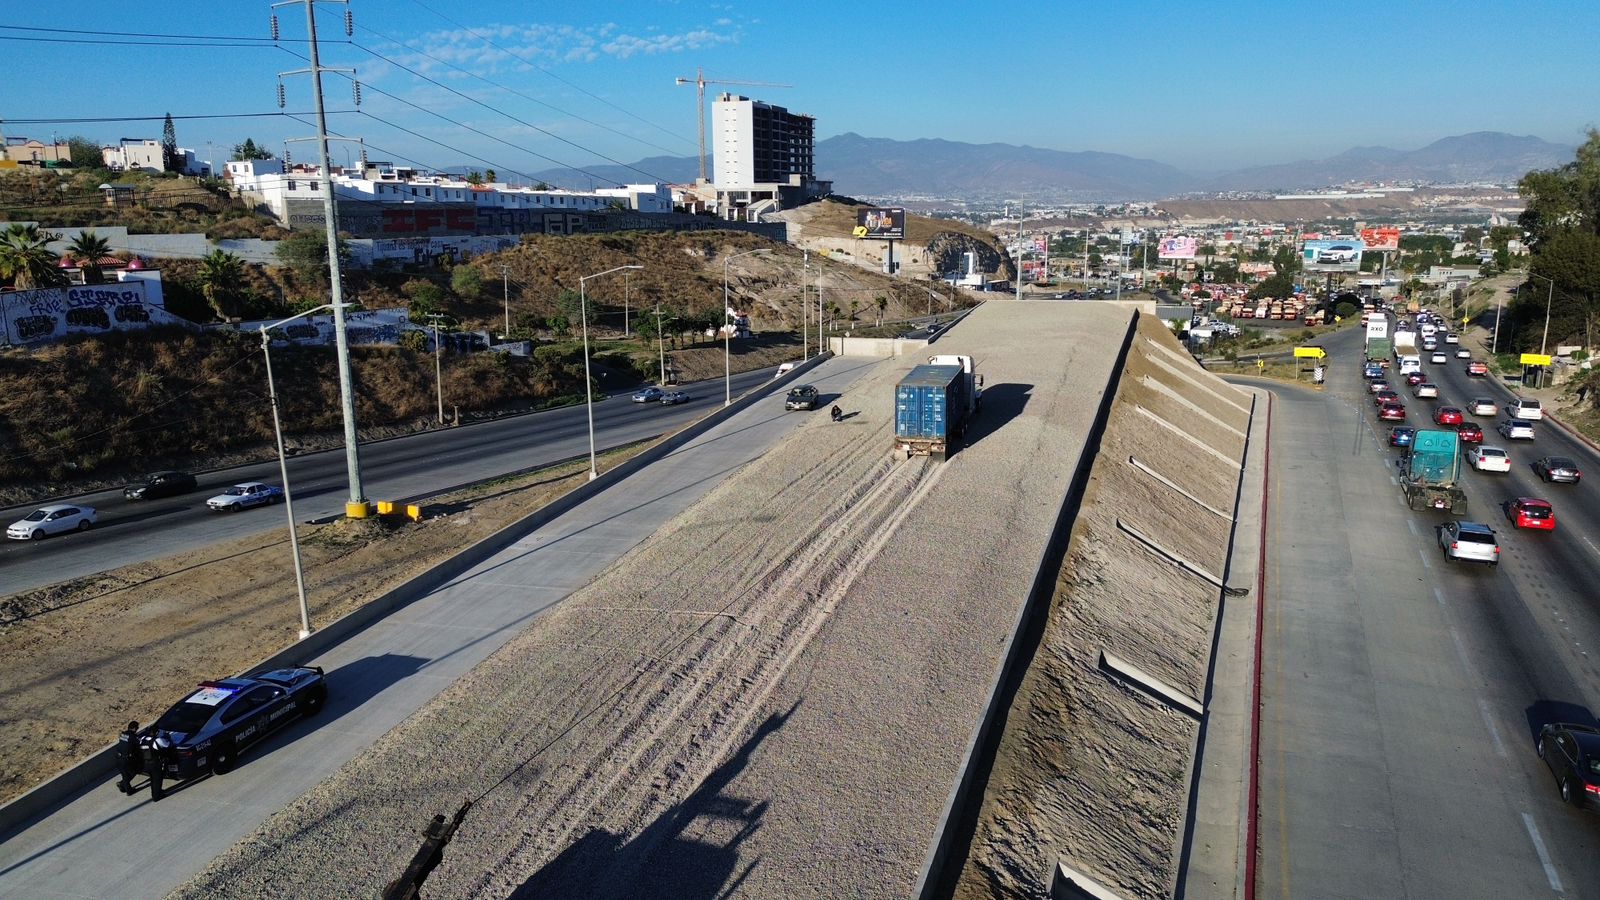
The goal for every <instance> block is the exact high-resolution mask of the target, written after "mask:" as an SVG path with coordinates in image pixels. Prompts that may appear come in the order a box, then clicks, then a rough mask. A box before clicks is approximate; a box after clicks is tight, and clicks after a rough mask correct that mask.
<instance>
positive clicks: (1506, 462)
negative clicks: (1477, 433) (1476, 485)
mask: <svg viewBox="0 0 1600 900" xmlns="http://www.w3.org/2000/svg"><path fill="white" fill-rule="evenodd" d="M1467 462H1469V463H1471V464H1472V467H1473V468H1474V469H1477V470H1478V471H1479V472H1509V471H1511V454H1509V453H1507V452H1506V451H1505V450H1503V449H1501V448H1499V447H1485V446H1484V445H1482V444H1479V445H1477V446H1476V447H1473V448H1472V449H1470V450H1468V451H1467Z"/></svg>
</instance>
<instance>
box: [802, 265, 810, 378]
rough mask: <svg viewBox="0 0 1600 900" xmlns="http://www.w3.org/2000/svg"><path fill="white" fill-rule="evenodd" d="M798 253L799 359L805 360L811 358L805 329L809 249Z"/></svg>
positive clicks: (807, 312)
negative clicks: (799, 255) (799, 262)
mask: <svg viewBox="0 0 1600 900" xmlns="http://www.w3.org/2000/svg"><path fill="white" fill-rule="evenodd" d="M800 253H801V257H800V258H801V267H800V361H801V362H805V361H806V360H808V359H810V358H811V333H810V332H809V331H807V330H806V325H808V324H809V321H810V319H811V251H810V250H802V251H800Z"/></svg>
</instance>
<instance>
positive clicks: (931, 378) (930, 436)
mask: <svg viewBox="0 0 1600 900" xmlns="http://www.w3.org/2000/svg"><path fill="white" fill-rule="evenodd" d="M965 388H966V380H965V379H964V378H963V377H962V372H961V367H960V366H917V367H916V368H914V369H912V370H911V371H910V372H909V373H908V374H907V375H906V377H905V378H903V379H901V381H900V383H899V384H898V385H896V386H895V393H894V436H895V438H896V439H900V440H909V441H912V442H918V443H924V442H925V443H928V444H938V445H939V446H937V447H931V446H930V447H928V449H929V450H932V451H934V452H940V453H943V452H945V446H944V445H945V444H947V443H948V442H949V441H950V440H951V439H952V438H953V437H955V436H957V435H959V434H960V433H961V431H962V426H963V425H964V424H965V417H966V409H967V401H966V396H965Z"/></svg>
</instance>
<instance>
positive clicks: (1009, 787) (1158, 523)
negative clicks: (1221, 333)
mask: <svg viewBox="0 0 1600 900" xmlns="http://www.w3.org/2000/svg"><path fill="white" fill-rule="evenodd" d="M1139 329H1140V330H1139V338H1138V339H1137V340H1135V342H1134V347H1133V349H1132V350H1131V351H1130V353H1129V359H1128V365H1127V368H1126V369H1125V370H1124V374H1123V377H1122V380H1121V384H1120V386H1119V388H1118V392H1117V397H1116V400H1115V401H1114V404H1113V407H1112V411H1111V416H1110V418H1109V420H1108V421H1107V424H1106V433H1105V436H1104V437H1103V439H1102V442H1101V448H1100V454H1099V456H1098V457H1097V459H1096V461H1095V467H1094V471H1093V472H1092V473H1091V476H1090V483H1089V488H1088V490H1087V492H1086V493H1085V496H1084V500H1083V505H1082V508H1081V509H1080V510H1079V515H1078V519H1077V522H1076V523H1075V525H1074V528H1073V534H1072V542H1071V544H1070V545H1069V546H1068V549H1067V558H1066V560H1065V562H1064V563H1063V565H1062V569H1061V573H1060V575H1059V577H1058V578H1057V580H1056V596H1055V598H1054V600H1053V601H1052V608H1051V612H1050V619H1049V623H1048V624H1047V626H1046V629H1045V635H1044V640H1043V644H1042V646H1041V647H1040V648H1039V652H1038V654H1037V655H1036V656H1035V657H1034V662H1033V665H1032V666H1031V667H1030V669H1029V671H1028V674H1027V675H1026V676H1025V677H1024V680H1023V684H1022V687H1021V689H1020V690H1019V691H1018V694H1017V697H1016V699H1015V701H1014V702H1013V704H1012V708H1011V712H1010V716H1009V718H1008V720H1007V728H1006V732H1005V735H1004V736H1003V737H1002V739H1001V746H1000V748H999V750H998V752H997V754H996V758H995V765H994V769H993V772H992V773H991V776H990V781H989V785H988V790H987V791H986V794H985V797H984V803H983V808H982V811H981V812H980V814H979V822H978V828H977V833H976V836H975V839H974V841H973V844H972V850H971V854H970V856H969V857H968V860H967V864H966V867H965V869H964V870H963V872H962V876H961V881H960V883H959V886H958V889H957V891H956V896H957V897H958V898H963V900H965V898H980V897H995V896H1000V897H1043V896H1046V895H1047V893H1048V891H1049V887H1050V877H1051V873H1052V871H1053V869H1054V867H1055V864H1056V861H1057V860H1058V859H1059V860H1064V861H1066V862H1068V863H1069V864H1070V865H1072V866H1073V867H1074V868H1076V869H1078V870H1079V871H1082V872H1085V873H1086V874H1088V875H1090V876H1091V877H1093V878H1095V879H1096V880H1098V881H1100V883H1101V884H1104V885H1107V886H1109V887H1111V888H1112V889H1113V890H1114V891H1116V892H1117V893H1118V895H1119V896H1122V897H1129V898H1133V897H1148V898H1157V897H1167V896H1170V893H1171V880H1172V878H1173V875H1174V864H1175V862H1176V859H1177V847H1178V842H1179V841H1180V839H1181V837H1182V835H1181V834H1180V829H1181V826H1182V817H1183V813H1184V807H1185V804H1186V802H1187V799H1188V794H1189V782H1188V775H1189V772H1188V764H1189V754H1190V747H1191V744H1192V742H1193V740H1194V737H1195V734H1196V730H1197V723H1196V721H1195V720H1194V719H1192V718H1190V717H1189V716H1188V715H1187V714H1185V713H1182V712H1179V711H1176V710H1173V709H1170V708H1168V707H1166V706H1164V705H1162V704H1159V703H1157V702H1156V701H1154V700H1152V699H1151V698H1150V697H1149V696H1147V695H1146V694H1144V693H1142V692H1140V691H1137V690H1133V689H1130V688H1128V687H1127V686H1126V685H1124V684H1123V683H1122V682H1120V681H1118V680H1116V679H1114V678H1111V677H1109V676H1108V675H1106V673H1105V672H1103V671H1102V670H1101V669H1100V668H1099V655H1100V652H1101V651H1102V650H1104V651H1106V652H1109V653H1111V654H1112V655H1114V656H1117V657H1119V658H1121V659H1123V660H1126V661H1128V662H1130V663H1132V664H1133V665H1135V666H1138V667H1139V668H1140V669H1142V670H1144V671H1145V672H1147V673H1149V674H1150V675H1152V676H1154V677H1156V678H1159V679H1161V680H1163V681H1165V682H1166V683H1167V684H1169V685H1172V686H1174V687H1176V688H1178V689H1180V690H1182V691H1183V692H1184V693H1186V694H1188V695H1189V696H1191V697H1195V698H1200V697H1203V696H1204V693H1203V692H1204V688H1205V678H1206V670H1207V665H1208V662H1209V654H1210V649H1211V640H1212V631H1213V624H1214V619H1215V615H1216V612H1217V595H1218V590H1217V588H1216V587H1215V586H1213V585H1212V584H1210V583H1208V582H1206V581H1204V580H1202V579H1201V578H1199V577H1197V576H1195V575H1193V574H1190V573H1188V572H1185V571H1183V570H1180V569H1178V568H1177V567H1175V566H1173V565H1170V564H1168V563H1166V562H1164V561H1162V560H1161V559H1160V558H1158V557H1157V556H1155V555H1154V554H1152V553H1151V552H1150V551H1149V550H1147V549H1146V548H1145V545H1143V544H1141V543H1139V542H1138V541H1136V540H1135V539H1133V538H1132V537H1130V536H1129V535H1128V534H1127V533H1126V531H1124V530H1123V529H1121V528H1119V527H1118V523H1119V522H1120V523H1122V525H1124V526H1128V527H1131V528H1132V529H1134V530H1135V531H1137V532H1139V533H1140V534H1143V535H1145V536H1146V537H1148V538H1150V539H1151V540H1154V541H1156V542H1157V543H1159V544H1161V545H1162V546H1163V547H1164V548H1166V549H1167V550H1169V551H1170V552H1171V553H1173V554H1175V555H1177V556H1180V557H1182V558H1184V559H1187V560H1189V561H1190V562H1192V563H1194V564H1196V565H1198V566H1199V567H1201V568H1203V569H1205V570H1207V571H1210V572H1212V573H1214V574H1217V575H1221V574H1222V572H1223V571H1224V564H1225V561H1226V560H1225V558H1226V555H1227V549H1228V536H1229V530H1230V529H1231V527H1232V523H1231V522H1230V521H1229V520H1228V519H1225V518H1223V517H1222V516H1219V515H1216V514H1215V513H1212V512H1209V511H1207V510H1206V509H1205V507H1203V506H1201V505H1200V504H1198V503H1196V502H1195V501H1194V500H1191V499H1188V498H1186V497H1184V496H1182V495H1181V494H1179V493H1178V492H1176V491H1174V490H1173V489H1172V488H1171V487H1169V486H1167V485H1164V484H1162V483H1161V482H1160V481H1158V480H1157V479H1155V478H1152V477H1151V476H1150V475H1148V474H1146V473H1145V472H1143V471H1140V470H1139V469H1138V468H1136V467H1135V466H1134V465H1132V464H1131V463H1130V462H1129V457H1133V458H1136V459H1138V460H1139V461H1140V462H1142V463H1144V464H1145V465H1147V466H1149V467H1150V468H1152V469H1154V470H1155V471H1157V472H1158V473H1160V474H1161V475H1163V476H1165V477H1166V478H1168V479H1170V480H1171V481H1173V482H1175V483H1177V484H1178V485H1181V486H1182V487H1183V488H1184V489H1186V490H1188V491H1189V492H1191V493H1193V494H1195V495H1196V496H1197V497H1198V498H1199V500H1200V501H1202V502H1203V503H1204V504H1205V505H1207V506H1210V507H1212V508H1213V509H1217V510H1221V511H1223V512H1227V513H1230V514H1231V513H1232V511H1233V504H1234V497H1235V491H1236V490H1237V488H1238V483H1239V467H1238V463H1237V462H1229V460H1242V459H1243V455H1244V440H1243V437H1242V435H1239V434H1236V433H1232V432H1230V431H1228V429H1227V427H1225V425H1231V426H1232V427H1233V428H1235V429H1238V430H1240V431H1243V430H1246V429H1247V428H1248V423H1249V415H1248V413H1247V412H1246V411H1245V410H1247V409H1248V408H1249V397H1248V395H1246V394H1245V393H1244V392H1242V391H1239V390H1236V389H1234V388H1232V387H1230V386H1229V385H1227V384H1225V383H1223V382H1222V381H1221V379H1218V378H1216V377H1214V376H1211V375H1208V374H1205V373H1204V372H1202V371H1201V370H1200V368H1199V366H1198V365H1196V364H1195V363H1194V362H1193V360H1192V359H1191V358H1190V357H1189V356H1188V355H1187V354H1186V353H1184V352H1183V351H1182V349H1181V348H1180V347H1179V345H1178V344H1177V342H1176V340H1174V339H1173V338H1172V336H1171V334H1170V333H1169V332H1167V331H1166V329H1164V328H1162V327H1161V324H1160V322H1158V321H1156V320H1155V319H1153V318H1150V317H1145V318H1144V319H1142V320H1141V322H1140V325H1139ZM1224 398H1227V399H1224ZM1229 400H1231V401H1232V402H1233V403H1237V404H1241V405H1242V406H1243V408H1240V406H1235V405H1232V403H1230V402H1228V401H1229ZM1140 408H1143V409H1145V410H1148V411H1150V412H1153V413H1156V414H1157V415H1158V416H1160V417H1161V418H1162V419H1164V420H1165V421H1167V422H1169V423H1172V424H1173V425H1176V426H1178V428H1179V429H1180V430H1181V431H1182V432H1184V433H1186V434H1190V435H1193V436H1194V437H1196V438H1197V439H1199V440H1200V441H1201V442H1202V443H1203V444H1205V445H1206V446H1209V447H1211V448H1213V449H1215V450H1216V451H1219V452H1220V453H1221V454H1222V456H1223V457H1225V459H1224V458H1218V457H1217V456H1215V455H1213V454H1211V453H1208V452H1206V451H1204V450H1201V449H1199V448H1198V447H1197V446H1196V444H1194V443H1192V442H1190V441H1188V440H1185V439H1184V438H1182V437H1180V436H1179V435H1178V434H1177V433H1175V432H1174V431H1172V430H1169V429H1167V428H1164V427H1162V426H1160V425H1158V424H1156V423H1155V422H1153V421H1152V420H1151V419H1150V418H1149V417H1148V416H1146V415H1144V414H1143V413H1141V412H1140V411H1139V410H1140ZM1208 416H1209V417H1215V418H1216V419H1220V420H1221V423H1219V422H1217V421H1213V419H1212V418H1209V417H1208ZM1224 423H1225V424H1224Z"/></svg>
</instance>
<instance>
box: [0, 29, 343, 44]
mask: <svg viewBox="0 0 1600 900" xmlns="http://www.w3.org/2000/svg"><path fill="white" fill-rule="evenodd" d="M0 31H41V32H46V33H49V34H93V35H105V36H109V37H146V38H169V39H172V40H185V39H192V40H201V41H253V42H259V43H263V44H271V43H273V39H272V38H260V37H249V36H246V35H234V34H154V33H150V32H143V31H91V30H89V29H86V28H39V27H31V26H28V25H0ZM285 40H286V41H287V40H293V41H296V42H299V43H307V42H308V39H306V38H293V39H289V38H286V39H285ZM323 43H329V42H327V41H324V42H323Z"/></svg>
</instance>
